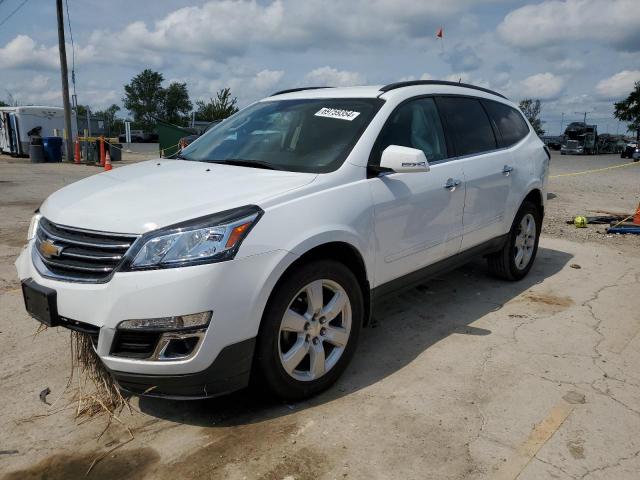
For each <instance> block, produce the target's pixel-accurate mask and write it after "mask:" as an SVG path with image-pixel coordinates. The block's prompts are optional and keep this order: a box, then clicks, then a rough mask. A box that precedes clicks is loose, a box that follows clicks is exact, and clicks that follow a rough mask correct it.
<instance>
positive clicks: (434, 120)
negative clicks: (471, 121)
mask: <svg viewBox="0 0 640 480" xmlns="http://www.w3.org/2000/svg"><path fill="white" fill-rule="evenodd" d="M389 145H399V146H401V147H411V148H416V149H418V150H422V151H423V152H424V155H425V157H427V160H428V161H429V162H433V161H436V160H442V159H445V158H447V146H446V142H445V139H444V131H443V129H442V124H441V123H440V116H439V115H438V110H437V109H436V105H435V102H434V101H433V98H420V99H417V100H412V101H410V102H407V103H405V104H403V105H401V106H400V107H398V109H397V110H396V111H395V112H393V114H392V115H391V117H390V118H389V121H388V123H387V124H386V125H385V127H384V130H383V131H382V135H381V138H380V147H379V153H380V154H382V152H383V151H384V149H385V148H387V147H388V146H389ZM379 160H380V159H379V158H378V161H379Z"/></svg>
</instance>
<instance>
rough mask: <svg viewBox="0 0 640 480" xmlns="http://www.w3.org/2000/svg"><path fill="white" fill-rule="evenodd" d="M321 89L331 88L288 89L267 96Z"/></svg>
mask: <svg viewBox="0 0 640 480" xmlns="http://www.w3.org/2000/svg"><path fill="white" fill-rule="evenodd" d="M321 88H333V87H298V88H289V89H287V90H280V91H279V92H276V93H272V94H271V95H269V96H270V97H273V96H275V95H283V94H285V93H294V92H303V91H305V90H320V89H321Z"/></svg>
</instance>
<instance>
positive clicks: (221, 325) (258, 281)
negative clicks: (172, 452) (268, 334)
mask: <svg viewBox="0 0 640 480" xmlns="http://www.w3.org/2000/svg"><path fill="white" fill-rule="evenodd" d="M32 246H33V241H31V242H30V243H29V244H28V245H27V246H26V247H25V249H24V250H23V252H22V253H21V255H20V256H19V257H18V259H17V260H16V268H17V270H18V276H19V277H20V279H21V280H24V279H27V278H32V279H33V280H34V281H35V282H37V283H38V284H40V285H43V286H46V287H49V288H52V289H55V290H56V292H57V308H58V313H59V315H60V316H62V317H65V318H67V319H72V320H75V321H79V322H83V323H86V324H89V325H93V326H95V327H98V328H99V329H100V332H99V337H98V344H97V347H96V351H97V353H98V355H99V356H100V358H101V360H102V361H103V363H104V364H105V366H106V367H107V368H108V369H109V370H110V371H111V372H112V373H113V375H114V377H116V378H117V379H119V381H121V383H122V384H123V386H124V388H125V389H129V388H127V387H126V385H130V386H131V385H133V384H134V383H136V382H137V383H140V384H145V380H144V377H146V376H152V377H153V376H162V377H171V378H173V377H175V378H176V380H175V381H174V380H168V382H169V383H168V384H167V385H168V386H167V387H166V388H165V389H161V390H158V392H162V393H165V390H166V394H167V395H178V394H179V392H176V391H174V390H175V388H174V387H173V386H179V384H180V383H181V382H182V384H184V385H192V384H193V385H196V384H199V382H200V381H201V380H202V379H205V380H206V381H205V382H204V383H203V385H209V384H211V382H210V381H209V380H207V379H209V378H210V374H211V370H210V369H211V368H213V365H215V362H216V360H217V358H218V356H219V355H220V354H221V352H222V351H223V349H225V347H228V346H230V345H235V344H238V343H240V342H243V341H246V340H251V339H253V338H254V337H256V335H257V333H258V329H259V325H260V319H261V317H262V312H263V310H264V306H265V305H266V302H267V299H268V296H269V294H270V293H271V290H272V289H273V287H274V285H275V283H276V281H277V280H278V278H279V277H280V275H281V274H282V272H283V271H284V269H285V268H286V267H287V266H288V265H289V264H290V263H291V262H292V261H293V260H294V259H295V258H296V256H295V255H294V254H292V253H289V252H286V251H284V250H274V251H271V252H266V253H262V254H258V255H251V256H247V257H241V258H236V259H234V260H232V261H227V262H219V263H212V264H207V265H198V266H192V267H183V268H172V269H164V270H148V271H139V272H117V273H115V274H114V276H113V277H112V278H111V280H110V281H109V282H108V283H102V284H88V283H73V282H63V281H59V280H54V279H50V278H45V277H42V276H41V275H40V274H39V273H38V271H37V269H36V268H35V267H34V265H33V262H32V259H31V248H32ZM205 311H212V312H213V317H212V319H211V322H210V324H209V327H208V329H207V330H206V332H205V335H204V338H203V339H202V341H201V343H200V345H199V347H198V349H197V351H196V352H195V354H194V355H193V356H191V357H190V358H187V359H184V360H165V361H151V360H143V359H136V358H126V357H120V356H114V355H112V354H111V348H112V345H113V342H114V338H115V335H116V331H117V330H116V327H117V325H118V324H119V323H120V322H121V321H123V320H127V319H142V318H156V317H167V316H173V315H186V314H191V313H198V312H205ZM250 358H251V356H250V355H249V358H248V359H245V360H244V362H245V363H246V361H249V362H250ZM236 363H242V362H240V360H238V359H236ZM220 368H221V367H218V366H216V367H215V369H214V371H215V372H218V371H219V370H220ZM244 373H245V372H244V371H243V368H240V369H236V370H235V374H237V375H241V374H244ZM185 375H186V376H191V377H182V378H181V380H180V381H178V380H177V378H178V377H179V376H185ZM237 375H236V376H237ZM232 376H233V375H232ZM154 378H155V377H154ZM189 378H190V379H191V380H189ZM141 379H142V380H141ZM152 380H153V378H152ZM157 380H158V378H155V380H154V381H157ZM172 382H173V383H172ZM151 383H153V382H151ZM151 383H149V386H153V385H151ZM214 383H215V382H214ZM172 385H173V386H172ZM193 388H195V387H193ZM193 388H192V387H189V388H185V391H187V394H188V395H191V394H192V393H193V392H192V390H193ZM130 389H131V390H132V391H137V390H136V388H134V387H131V388H130ZM207 390H208V389H207ZM200 396H202V395H200Z"/></svg>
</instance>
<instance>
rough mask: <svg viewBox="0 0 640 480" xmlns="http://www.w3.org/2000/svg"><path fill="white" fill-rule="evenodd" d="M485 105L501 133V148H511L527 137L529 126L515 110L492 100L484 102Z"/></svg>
mask: <svg viewBox="0 0 640 480" xmlns="http://www.w3.org/2000/svg"><path fill="white" fill-rule="evenodd" d="M484 105H485V107H486V108H487V112H489V116H490V117H491V118H492V119H493V121H494V123H495V124H496V126H497V127H498V130H499V131H500V135H501V136H502V140H501V141H500V146H501V147H510V146H511V145H514V144H516V143H518V142H519V141H520V140H522V139H523V138H524V137H526V136H527V134H528V133H529V126H528V125H527V123H526V122H525V121H524V118H522V115H521V114H520V112H518V111H517V110H516V109H515V108H511V107H510V106H509V105H505V104H503V103H498V102H492V101H490V100H487V101H484Z"/></svg>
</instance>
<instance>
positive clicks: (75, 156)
mask: <svg viewBox="0 0 640 480" xmlns="http://www.w3.org/2000/svg"><path fill="white" fill-rule="evenodd" d="M73 163H75V164H76V165H80V140H78V137H76V145H75V150H74V152H73Z"/></svg>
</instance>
